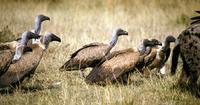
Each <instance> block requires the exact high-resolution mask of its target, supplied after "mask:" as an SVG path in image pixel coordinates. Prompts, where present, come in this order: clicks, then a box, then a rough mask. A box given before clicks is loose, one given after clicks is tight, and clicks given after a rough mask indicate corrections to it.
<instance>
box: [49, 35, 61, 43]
mask: <svg viewBox="0 0 200 105" xmlns="http://www.w3.org/2000/svg"><path fill="white" fill-rule="evenodd" d="M51 41H57V42H61V39H60V38H59V37H58V36H56V35H54V34H52V35H51Z"/></svg>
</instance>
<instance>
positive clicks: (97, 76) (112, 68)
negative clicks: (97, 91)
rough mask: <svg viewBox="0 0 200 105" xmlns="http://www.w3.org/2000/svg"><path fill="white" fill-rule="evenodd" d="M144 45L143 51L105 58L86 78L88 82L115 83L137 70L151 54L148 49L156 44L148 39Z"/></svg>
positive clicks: (131, 50) (115, 53) (124, 51)
mask: <svg viewBox="0 0 200 105" xmlns="http://www.w3.org/2000/svg"><path fill="white" fill-rule="evenodd" d="M142 43H143V48H142V49H141V50H134V49H132V48H129V49H125V50H120V51H114V52H112V53H111V54H108V55H107V56H106V57H105V61H102V62H101V64H99V65H97V66H96V67H95V68H93V70H92V71H91V72H90V73H89V75H88V76H87V77H86V82H87V83H98V84H104V83H105V82H113V81H115V80H117V79H118V78H119V77H121V76H122V75H123V74H126V73H128V72H131V71H132V70H134V69H135V68H137V66H138V65H140V64H139V63H141V62H143V58H144V57H145V56H146V55H147V54H148V53H149V52H150V48H146V47H147V46H154V45H155V43H152V41H149V40H146V39H145V41H144V42H142ZM158 44H161V43H158Z"/></svg>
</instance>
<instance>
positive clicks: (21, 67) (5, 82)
mask: <svg viewBox="0 0 200 105" xmlns="http://www.w3.org/2000/svg"><path fill="white" fill-rule="evenodd" d="M42 55H43V49H42V48H40V47H39V46H38V45H35V46H33V51H32V52H26V53H25V54H24V55H23V56H22V57H21V59H20V60H19V61H17V62H16V63H14V64H11V65H10V67H9V68H8V70H7V72H6V73H4V74H3V75H2V76H1V77H0V87H1V88H2V87H8V86H10V85H15V84H19V83H20V82H22V81H23V79H24V78H25V77H27V76H30V75H31V74H32V73H34V71H35V69H36V68H37V66H38V64H39V62H40V60H41V58H42Z"/></svg>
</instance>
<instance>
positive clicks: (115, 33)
mask: <svg viewBox="0 0 200 105" xmlns="http://www.w3.org/2000/svg"><path fill="white" fill-rule="evenodd" d="M121 35H128V32H127V31H124V30H123V29H121V28H117V29H115V30H114V31H113V33H112V40H111V42H110V46H111V47H113V46H115V44H116V43H117V40H118V37H119V36H121Z"/></svg>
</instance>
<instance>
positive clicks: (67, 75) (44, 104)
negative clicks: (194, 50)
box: [0, 0, 200, 105]
mask: <svg viewBox="0 0 200 105" xmlns="http://www.w3.org/2000/svg"><path fill="white" fill-rule="evenodd" d="M199 5H200V1H199V0H168V1H166V0H130V1H129V0H95V1H94V0H84V1H82V0H73V1H62V0H59V1H57V2H56V1H55V0H50V1H48V0H36V1H35V0H34V2H33V1H31V0H22V1H20V0H15V1H12V0H8V1H7V0H0V13H1V16H0V30H1V32H0V41H1V42H4V41H8V40H13V39H15V38H17V37H19V36H18V35H19V33H21V32H24V31H25V30H30V29H31V28H33V24H34V17H35V16H36V15H38V14H45V15H47V16H49V17H50V18H51V21H50V22H44V24H43V27H42V34H43V33H44V32H45V31H49V32H52V33H55V34H57V35H58V36H60V37H61V38H62V43H51V45H50V46H49V49H48V50H47V51H46V53H45V54H44V57H43V59H42V61H41V62H40V65H39V66H38V68H37V70H36V73H35V75H34V76H33V78H32V79H31V81H30V83H28V84H27V85H31V86H32V85H35V84H37V83H38V82H40V83H43V86H44V87H47V86H48V84H49V83H51V82H52V81H57V80H60V81H61V82H62V85H61V87H60V88H58V89H44V90H38V91H35V92H31V91H30V92H29V91H28V92H23V90H20V89H18V90H16V91H15V92H14V93H12V94H2V95H0V105H71V104H72V105H73V104H77V105H81V104H82V105H85V104H89V105H90V104H92V105H99V104H101V105H104V104H106V105H107V104H110V105H118V104H119V105H125V104H126V105H132V104H134V105H180V104H181V105H182V104H183V105H199V104H200V100H199V99H197V98H195V97H194V96H193V95H191V94H190V93H189V92H187V91H183V92H182V91H180V89H178V88H174V85H175V84H176V82H177V79H178V77H179V74H180V73H179V72H178V73H177V74H176V75H175V76H170V75H169V72H170V71H169V70H168V71H167V72H168V74H167V76H166V78H165V79H160V78H158V77H157V76H155V75H154V76H152V77H151V78H145V77H143V76H141V74H140V73H137V72H136V73H134V74H133V75H132V76H131V81H130V83H129V85H126V86H124V85H120V84H115V85H108V86H105V87H102V86H97V85H87V84H86V83H85V82H84V79H82V78H80V75H79V72H59V71H58V68H59V67H60V66H61V65H62V64H63V63H64V62H65V61H66V60H67V59H68V58H69V56H70V54H71V53H72V52H73V51H75V50H76V49H78V48H80V47H81V46H82V45H85V44H87V43H90V42H94V41H98V42H105V43H107V42H109V40H110V38H111V33H112V30H113V29H115V28H116V27H121V28H123V29H125V30H127V31H128V32H129V36H128V37H120V39H119V41H118V43H117V45H116V47H115V48H114V49H113V50H119V49H125V48H129V47H134V46H137V45H138V43H139V42H140V41H141V40H142V39H143V38H157V39H160V40H162V41H163V39H164V38H165V36H167V35H169V34H172V35H174V36H178V34H179V33H180V32H181V31H182V30H184V29H185V27H186V26H187V25H188V24H189V22H190V20H189V18H190V17H191V16H194V15H195V13H194V10H200V8H199ZM6 26H8V27H7V28H6ZM170 60H171V59H170ZM170 60H169V62H168V63H170ZM179 69H180V68H179ZM90 70H91V69H87V70H86V74H87V73H89V71H90ZM178 71H180V70H178Z"/></svg>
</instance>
